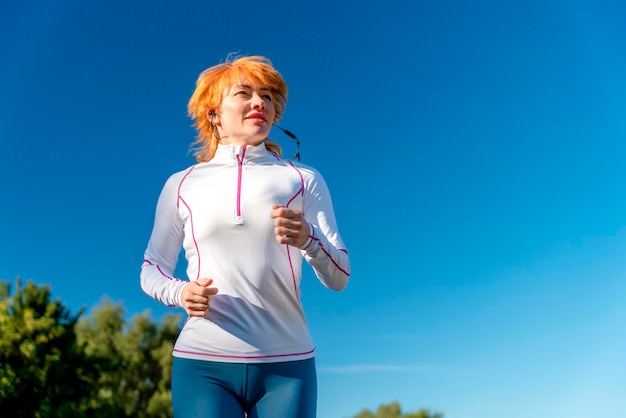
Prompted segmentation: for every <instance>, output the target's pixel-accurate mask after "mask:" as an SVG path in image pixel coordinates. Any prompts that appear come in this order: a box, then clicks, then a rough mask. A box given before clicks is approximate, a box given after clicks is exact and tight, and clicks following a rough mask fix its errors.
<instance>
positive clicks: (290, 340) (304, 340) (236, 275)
mask: <svg viewBox="0 0 626 418" xmlns="http://www.w3.org/2000/svg"><path fill="white" fill-rule="evenodd" d="M274 204H278V205H282V206H286V207H289V208H293V209H299V210H301V211H302V213H303V215H304V218H305V220H306V221H307V222H308V223H309V227H310V231H311V233H310V236H309V239H308V240H307V242H306V243H305V245H304V246H303V247H302V248H295V247H292V246H288V245H283V244H279V243H278V242H277V241H276V238H275V234H274V220H273V219H271V218H270V212H271V211H272V205H274ZM181 247H182V249H184V254H185V258H186V260H187V276H188V278H189V280H190V281H193V280H197V279H200V278H211V279H213V280H214V282H213V284H212V285H211V286H212V287H216V288H217V289H218V294H217V295H215V296H213V297H212V298H211V301H210V307H209V311H208V313H207V315H206V316H205V317H190V318H188V320H187V321H186V323H185V325H184V326H183V329H182V331H181V333H180V335H179V336H178V339H177V341H176V344H175V347H174V356H177V357H184V358H193V359H201V360H211V361H222V362H237V363H261V362H279V361H293V360H301V359H307V358H311V357H313V353H314V346H313V341H312V338H311V335H310V333H309V330H308V326H307V323H306V319H305V315H304V311H303V309H302V305H301V303H300V290H299V289H300V279H301V277H302V259H303V258H304V259H305V260H306V261H307V262H308V263H309V264H310V265H311V266H312V267H313V270H314V272H315V274H316V276H317V277H318V278H319V280H320V281H321V282H322V284H323V285H324V286H326V287H328V288H330V289H334V290H342V289H343V288H344V287H345V285H346V283H347V281H348V278H349V276H350V262H349V259H348V252H347V250H346V248H345V246H344V245H343V242H342V240H341V237H340V235H339V232H338V230H337V225H336V222H335V216H334V213H333V207H332V202H331V197H330V193H329V191H328V187H327V186H326V183H325V182H324V179H323V178H322V176H321V175H320V174H319V173H318V172H317V171H316V170H315V169H313V168H311V167H308V166H306V165H304V164H300V163H294V162H291V161H288V160H283V159H281V158H279V157H278V156H277V155H275V154H273V153H271V152H270V151H268V150H267V149H266V148H265V145H264V144H263V143H262V144H260V145H259V146H247V147H239V146H234V145H220V146H219V147H218V149H217V152H216V154H215V157H214V158H213V159H212V160H211V161H209V162H206V163H199V164H196V165H193V166H191V167H190V168H188V169H186V170H184V171H180V172H178V173H175V174H174V175H172V176H171V177H170V178H169V179H168V180H167V182H166V184H165V186H164V187H163V190H162V191H161V195H160V196H159V200H158V203H157V208H156V213H155V221H154V228H153V230H152V235H151V237H150V241H149V243H148V247H147V249H146V252H145V258H144V263H143V265H142V268H141V274H140V278H141V287H142V289H143V290H144V292H146V293H147V294H148V295H149V296H151V297H153V298H154V299H156V300H157V301H159V302H162V303H164V304H166V305H169V306H179V307H180V306H182V301H181V291H182V289H183V287H184V286H185V285H186V284H187V283H188V281H187V280H180V279H178V278H175V277H174V271H175V268H176V263H177V260H178V255H179V254H180V251H181Z"/></svg>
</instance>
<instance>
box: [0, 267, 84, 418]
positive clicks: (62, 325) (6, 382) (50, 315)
mask: <svg viewBox="0 0 626 418" xmlns="http://www.w3.org/2000/svg"><path fill="white" fill-rule="evenodd" d="M50 297H51V292H50V287H49V286H37V285H35V283H34V282H33V281H32V280H29V281H28V282H27V283H26V286H24V287H22V281H21V280H20V278H19V277H18V278H17V279H16V287H15V293H14V294H13V295H11V284H10V283H9V282H0V410H1V411H2V413H3V415H4V414H6V416H11V417H67V416H72V417H80V416H87V415H83V414H84V413H85V408H84V407H83V404H82V401H83V400H84V399H87V398H89V397H90V396H91V395H92V391H93V386H92V384H91V383H92V382H93V380H94V379H95V368H94V367H93V364H92V363H91V362H90V361H89V359H88V358H87V356H85V354H84V353H83V351H82V350H81V349H80V347H79V346H78V345H77V344H76V334H75V328H74V327H75V324H76V322H77V320H78V319H79V317H80V315H81V313H79V314H77V315H71V314H70V312H69V311H68V310H67V309H66V308H65V307H64V306H63V305H62V304H61V302H60V301H58V300H57V301H51V300H50Z"/></svg>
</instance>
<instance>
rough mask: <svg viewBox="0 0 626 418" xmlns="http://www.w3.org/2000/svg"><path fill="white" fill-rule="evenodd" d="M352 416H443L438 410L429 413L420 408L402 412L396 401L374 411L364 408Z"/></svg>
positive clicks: (428, 417) (383, 417) (423, 417)
mask: <svg viewBox="0 0 626 418" xmlns="http://www.w3.org/2000/svg"><path fill="white" fill-rule="evenodd" d="M353 418H443V414H441V413H439V412H435V413H431V412H430V411H429V410H427V409H420V410H419V411H417V412H408V413H406V414H403V413H402V408H401V407H400V404H399V403H398V402H391V403H390V404H386V405H385V404H381V405H379V407H378V409H377V410H376V412H375V413H374V412H372V411H370V410H369V409H364V410H362V411H361V412H359V413H358V414H356V415H355V416H354V417H353Z"/></svg>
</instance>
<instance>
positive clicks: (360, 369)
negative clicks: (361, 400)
mask: <svg viewBox="0 0 626 418" xmlns="http://www.w3.org/2000/svg"><path fill="white" fill-rule="evenodd" d="M438 368H439V367H437V366H429V365H418V364H355V365H346V366H319V367H318V368H317V371H318V373H326V374H347V373H369V372H423V371H430V370H435V369H438Z"/></svg>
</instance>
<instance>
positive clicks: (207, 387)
mask: <svg viewBox="0 0 626 418" xmlns="http://www.w3.org/2000/svg"><path fill="white" fill-rule="evenodd" d="M172 406H173V408H174V417H175V418H201V417H202V418H243V417H248V418H269V417H280V418H315V415H316V408H317V374H316V371H315V359H308V360H300V361H289V362H284V363H247V364H239V363H220V362H213V361H203V360H189V359H184V358H178V357H174V363H173V366H172ZM244 414H247V415H244Z"/></svg>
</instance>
